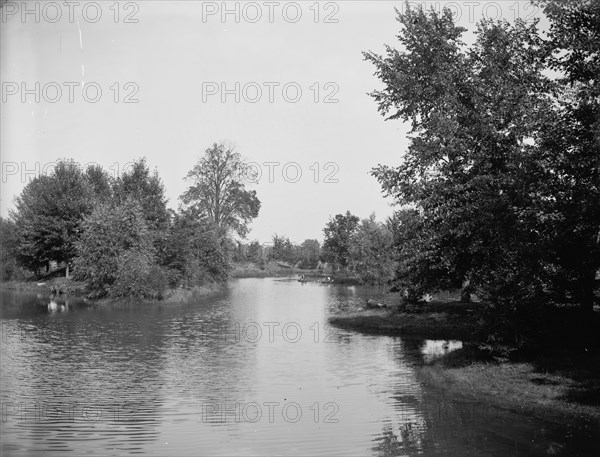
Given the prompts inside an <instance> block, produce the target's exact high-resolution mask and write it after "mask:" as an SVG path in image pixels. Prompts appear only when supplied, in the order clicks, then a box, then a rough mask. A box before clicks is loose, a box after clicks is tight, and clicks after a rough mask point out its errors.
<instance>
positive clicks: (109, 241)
mask: <svg viewBox="0 0 600 457" xmlns="http://www.w3.org/2000/svg"><path fill="white" fill-rule="evenodd" d="M82 228H83V234H82V237H81V239H80V240H78V242H77V252H78V256H77V258H76V259H75V262H74V266H75V270H74V271H75V275H74V276H75V278H76V279H78V280H81V281H85V283H86V285H87V287H88V290H89V292H90V295H92V296H94V297H104V296H107V295H110V296H126V295H128V294H131V296H144V295H145V291H144V290H143V288H142V286H141V284H145V283H147V281H148V279H149V273H150V266H151V265H152V264H153V263H154V255H155V253H154V248H153V246H152V238H151V237H150V235H149V230H148V226H147V222H146V218H145V217H144V213H143V211H142V208H141V207H140V205H139V203H138V202H137V201H135V200H125V201H124V202H122V203H121V204H119V205H115V204H107V205H101V206H99V207H97V208H96V209H95V210H94V211H93V212H92V214H90V215H89V216H88V217H86V219H85V221H84V222H83V224H82ZM134 260H136V261H137V263H136V262H134ZM127 268H129V269H131V272H132V273H133V272H134V273H135V274H132V273H129V272H127V271H125V270H126V269H127ZM134 276H136V278H135V279H136V282H135V283H131V284H130V285H127V284H126V282H127V281H129V280H132V279H133V277H134Z"/></svg>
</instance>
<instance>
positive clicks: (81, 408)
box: [1, 279, 599, 457]
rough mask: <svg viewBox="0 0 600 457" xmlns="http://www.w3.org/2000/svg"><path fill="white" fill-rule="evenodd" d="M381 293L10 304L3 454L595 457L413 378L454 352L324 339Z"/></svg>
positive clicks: (280, 282) (315, 288) (433, 344)
mask: <svg viewBox="0 0 600 457" xmlns="http://www.w3.org/2000/svg"><path fill="white" fill-rule="evenodd" d="M382 295H383V290H382V289H375V288H359V287H348V286H338V285H326V284H317V283H305V284H302V283H299V282H297V281H295V280H285V279H240V280H236V281H233V282H232V284H231V285H230V287H229V288H228V290H227V291H224V292H223V293H221V294H219V295H216V296H210V297H205V298H201V299H198V300H195V301H194V302H193V303H186V304H175V305H174V304H151V305H148V304H145V305H144V304H126V305H125V304H119V305H117V304H115V305H105V306H99V305H93V304H90V303H85V302H84V301H82V300H69V301H66V300H65V299H62V300H57V301H55V302H52V303H50V302H49V299H48V298H45V297H41V296H36V295H24V294H16V293H12V292H2V345H1V348H2V350H1V356H2V359H1V365H2V366H1V368H2V374H1V391H2V392H1V397H2V432H1V434H2V435H1V438H2V439H1V441H2V455H3V456H4V455H6V456H9V455H11V456H12V455H15V456H21V455H23V456H25V455H27V456H30V455H57V456H58V455H61V456H62V455H74V456H80V455H84V454H85V455H134V454H147V455H157V456H165V455H173V456H175V455H177V456H181V455H194V456H199V455H202V456H204V455H208V456H265V455H283V456H325V455H339V456H351V455H356V456H371V455H372V456H401V455H411V456H412V455H436V456H438V455H439V456H460V457H465V456H471V455H472V456H478V457H481V456H503V457H505V456H534V455H535V456H538V455H568V456H575V455H592V454H593V453H594V450H595V444H597V443H598V436H599V435H598V434H597V433H595V435H594V436H590V435H589V433H590V432H589V431H588V432H587V434H586V433H584V432H582V431H578V429H577V427H575V426H565V425H558V424H552V423H548V422H544V421H542V420H538V419H534V418H530V417H526V416H521V415H519V414H516V413H514V412H511V411H507V410H503V409H499V408H493V407H491V406H488V405H487V404H485V403H484V402H477V401H474V400H471V399H467V398H459V397H456V396H449V395H448V394H445V393H444V392H442V391H439V390H436V389H434V388H431V387H427V386H426V385H424V384H423V383H422V382H421V380H420V378H419V371H418V367H419V365H420V364H422V363H423V361H424V360H426V359H428V358H431V357H435V356H437V355H440V354H443V353H444V352H446V351H450V350H453V349H455V348H458V347H460V345H461V343H460V342H457V341H431V340H418V339H403V338H399V337H387V336H373V335H364V334H361V333H358V332H353V331H346V330H339V329H335V328H330V327H328V325H327V319H328V317H329V316H331V315H335V314H338V313H342V312H346V311H352V310H357V309H359V308H360V307H361V306H363V305H364V303H365V301H366V299H367V298H375V299H377V298H378V297H380V296H382ZM594 440H595V443H594Z"/></svg>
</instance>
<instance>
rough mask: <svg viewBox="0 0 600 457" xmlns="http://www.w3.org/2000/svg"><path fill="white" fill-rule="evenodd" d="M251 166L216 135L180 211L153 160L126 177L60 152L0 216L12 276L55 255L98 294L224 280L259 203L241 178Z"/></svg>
mask: <svg viewBox="0 0 600 457" xmlns="http://www.w3.org/2000/svg"><path fill="white" fill-rule="evenodd" d="M244 166H245V165H244V163H243V162H242V160H241V158H240V155H239V154H238V153H236V152H235V151H233V150H232V149H230V148H228V147H226V146H225V145H223V144H213V145H212V146H211V147H210V148H208V149H207V150H206V152H205V154H204V155H203V157H202V158H201V159H200V161H199V162H198V164H196V165H195V166H194V168H193V169H192V170H191V171H190V173H189V174H188V176H187V181H188V182H189V183H190V186H189V188H188V190H187V191H186V192H185V193H184V194H183V195H182V197H181V203H182V204H181V205H180V207H179V209H178V210H177V211H173V210H170V209H168V208H167V199H166V198H165V192H164V186H163V184H162V181H161V179H160V177H159V176H158V173H156V172H154V173H151V172H150V170H149V168H148V166H147V164H146V161H145V159H140V160H138V161H137V162H135V163H134V165H133V167H132V168H131V169H130V170H128V171H127V172H125V173H124V174H122V175H121V176H119V177H117V178H112V177H111V176H109V174H108V173H107V172H106V171H105V170H103V169H102V168H101V167H99V166H90V167H88V168H87V169H86V170H82V169H81V168H80V167H79V166H78V165H77V164H75V163H74V162H72V161H67V160H63V161H60V162H58V164H57V166H56V167H55V169H54V170H53V172H52V173H51V174H49V175H47V176H39V177H36V178H35V179H33V180H32V181H30V182H29V183H28V184H27V185H26V186H25V188H24V189H23V191H22V193H21V194H20V195H19V197H17V199H16V202H15V209H14V210H13V211H11V212H10V217H9V218H8V219H2V220H0V223H1V229H2V238H1V240H0V241H1V246H2V250H1V251H2V266H3V270H2V276H3V279H10V278H12V277H18V276H19V274H20V275H21V276H23V271H24V270H25V271H28V272H31V274H33V275H35V276H36V277H38V278H39V277H42V275H44V274H45V273H47V272H48V271H49V269H50V266H51V265H52V264H54V265H60V266H63V268H64V269H65V274H66V276H67V277H68V276H70V275H71V273H72V275H73V278H74V279H76V280H80V281H83V282H84V283H85V284H86V287H87V289H88V292H89V294H90V296H93V297H144V298H160V297H161V296H162V295H163V293H164V291H165V290H166V289H167V288H176V287H194V286H197V285H201V284H203V283H206V282H224V281H226V280H227V278H228V275H229V273H230V270H231V258H232V252H233V246H234V243H233V241H232V238H233V234H234V233H235V234H238V235H242V236H243V235H245V233H246V232H247V225H248V223H249V222H250V221H251V220H252V219H253V218H255V217H256V216H257V215H258V211H259V209H260V201H259V200H258V198H257V197H256V192H255V191H248V190H246V189H245V187H244V185H243V183H241V182H240V181H239V180H238V179H239V174H237V173H238V171H239V170H240V169H241V168H243V167H244Z"/></svg>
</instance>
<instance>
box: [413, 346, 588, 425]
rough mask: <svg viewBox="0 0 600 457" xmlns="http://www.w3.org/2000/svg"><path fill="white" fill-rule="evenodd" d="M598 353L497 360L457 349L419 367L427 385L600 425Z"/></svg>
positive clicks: (524, 410) (537, 413) (560, 419)
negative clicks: (484, 359) (485, 358)
mask: <svg viewBox="0 0 600 457" xmlns="http://www.w3.org/2000/svg"><path fill="white" fill-rule="evenodd" d="M599 367H600V355H599V354H597V353H596V354H586V353H581V354H572V353H570V354H560V355H557V356H554V357H549V356H544V355H540V356H538V357H529V358H528V359H527V360H521V361H519V360H515V361H512V362H508V363H495V362H490V361H480V360H477V355H475V354H474V353H473V351H472V350H469V349H459V350H458V351H455V352H454V353H450V354H447V355H446V356H443V357H441V358H439V359H436V360H434V361H432V362H431V363H429V364H425V365H423V366H421V367H419V368H418V369H417V373H418V376H419V378H420V379H421V380H422V381H423V382H425V383H426V384H428V385H430V386H434V387H435V388H438V389H442V390H444V391H448V392H451V393H458V394H461V395H466V396H469V397H472V398H476V399H478V400H480V401H485V402H487V403H489V404H492V405H495V406H498V407H501V408H507V409H511V410H513V411H516V412H518V413H520V414H524V415H529V416H535V417H539V418H542V419H544V420H550V421H553V422H560V423H565V424H572V423H573V422H574V421H576V422H581V423H585V424H588V425H589V426H595V427H598V426H600V371H599V370H598V368H599Z"/></svg>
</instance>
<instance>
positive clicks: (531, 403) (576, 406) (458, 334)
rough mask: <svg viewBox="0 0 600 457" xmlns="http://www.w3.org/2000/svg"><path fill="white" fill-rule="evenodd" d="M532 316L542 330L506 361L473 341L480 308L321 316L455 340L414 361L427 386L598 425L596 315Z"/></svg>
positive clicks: (357, 326)
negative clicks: (436, 354)
mask: <svg viewBox="0 0 600 457" xmlns="http://www.w3.org/2000/svg"><path fill="white" fill-rule="evenodd" d="M548 314H549V315H548V316H546V315H545V316H538V319H541V320H543V321H544V323H545V328H546V331H545V332H544V334H542V335H538V336H537V339H536V340H535V341H533V342H532V343H531V345H529V346H528V347H526V348H522V349H521V350H519V351H515V352H514V353H513V354H512V355H511V356H510V359H508V360H505V361H503V362H499V361H498V359H495V358H493V357H491V355H490V353H489V352H487V351H482V350H481V349H480V343H481V342H483V341H484V340H485V335H487V334H488V332H487V330H488V329H486V328H485V327H483V325H484V324H483V322H484V320H483V305H482V304H461V303H458V302H452V301H451V302H437V303H436V302H434V303H428V304H424V305H423V306H421V307H419V308H418V309H417V310H414V311H413V312H407V311H406V310H400V309H375V310H364V311H361V312H358V313H353V314H345V315H341V316H335V317H332V318H330V319H329V322H330V323H331V324H332V325H335V326H337V327H341V328H345V329H351V330H357V331H361V332H365V333H372V334H386V335H400V336H402V335H404V336H409V337H414V338H418V339H441V340H447V339H458V340H462V341H463V342H465V343H466V344H465V345H464V347H463V349H459V350H457V351H454V352H451V353H449V354H447V355H445V356H443V357H440V358H436V359H433V360H432V361H430V362H427V363H422V364H421V365H420V366H419V367H418V368H417V372H418V376H419V377H420V379H421V380H422V381H423V382H425V383H426V384H428V385H431V386H434V387H435V388H438V389H440V390H443V391H447V392H449V393H456V394H461V395H467V396H470V397H472V398H476V399H478V400H481V401H485V402H488V403H490V404H493V405H495V406H498V407H502V408H508V409H512V410H515V411H518V412H519V413H522V414H525V415H532V416H537V417H540V418H543V419H545V420H550V421H555V422H561V423H568V422H573V421H578V422H579V421H582V422H585V423H586V424H591V425H592V426H596V427H597V426H599V425H600V313H597V312H596V313H594V315H589V314H588V315H580V314H578V313H577V312H573V311H568V310H557V311H556V312H550V313H548Z"/></svg>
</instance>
